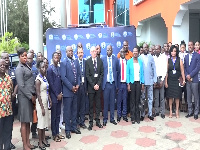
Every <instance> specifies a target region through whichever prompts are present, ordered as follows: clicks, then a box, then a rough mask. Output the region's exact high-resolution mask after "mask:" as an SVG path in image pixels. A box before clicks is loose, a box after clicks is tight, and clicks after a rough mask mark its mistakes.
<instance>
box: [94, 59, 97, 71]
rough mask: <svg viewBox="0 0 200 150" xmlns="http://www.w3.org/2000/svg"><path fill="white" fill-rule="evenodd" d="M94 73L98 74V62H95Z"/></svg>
mask: <svg viewBox="0 0 200 150" xmlns="http://www.w3.org/2000/svg"><path fill="white" fill-rule="evenodd" d="M94 71H95V73H96V72H97V62H96V60H94Z"/></svg>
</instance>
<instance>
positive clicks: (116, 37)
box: [46, 26, 136, 60]
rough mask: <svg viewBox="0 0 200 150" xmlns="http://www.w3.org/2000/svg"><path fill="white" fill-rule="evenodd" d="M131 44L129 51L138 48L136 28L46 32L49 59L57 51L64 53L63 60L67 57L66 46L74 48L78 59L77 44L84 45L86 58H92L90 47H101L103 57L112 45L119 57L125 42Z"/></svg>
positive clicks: (96, 28) (72, 29) (68, 29)
mask: <svg viewBox="0 0 200 150" xmlns="http://www.w3.org/2000/svg"><path fill="white" fill-rule="evenodd" d="M124 40H127V41H128V43H129V50H131V51H132V50H133V48H134V47H135V46H136V30H135V27H134V26H123V27H107V28H101V27H99V28H98V27H95V28H67V29H62V28H51V29H48V30H47V32H46V46H47V58H48V59H49V60H50V59H51V58H52V53H53V52H54V51H56V49H60V50H61V52H62V60H63V59H64V58H65V57H66V46H72V48H73V50H74V56H75V57H76V58H77V44H78V43H79V42H81V43H82V45H83V50H84V58H87V57H90V47H92V46H96V45H100V46H101V56H104V55H106V48H107V46H108V45H111V46H112V48H113V54H114V55H117V54H118V52H119V51H120V49H121V48H122V47H123V41H124Z"/></svg>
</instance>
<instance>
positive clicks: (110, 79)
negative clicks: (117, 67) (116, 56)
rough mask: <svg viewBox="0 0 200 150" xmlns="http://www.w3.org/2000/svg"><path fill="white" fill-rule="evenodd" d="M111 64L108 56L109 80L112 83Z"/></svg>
mask: <svg viewBox="0 0 200 150" xmlns="http://www.w3.org/2000/svg"><path fill="white" fill-rule="evenodd" d="M112 81H113V80H112V66H111V58H110V57H109V82H110V83H111V84H112Z"/></svg>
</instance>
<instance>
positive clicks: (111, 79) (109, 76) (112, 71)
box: [102, 45, 118, 126]
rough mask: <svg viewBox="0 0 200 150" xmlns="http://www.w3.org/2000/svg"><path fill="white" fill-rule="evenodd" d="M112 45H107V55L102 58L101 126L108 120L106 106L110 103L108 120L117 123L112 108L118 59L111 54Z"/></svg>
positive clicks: (113, 106)
mask: <svg viewBox="0 0 200 150" xmlns="http://www.w3.org/2000/svg"><path fill="white" fill-rule="evenodd" d="M112 52H113V50H112V46H111V45H108V46H107V56H106V57H103V58H102V61H103V65H104V66H103V68H104V77H103V84H102V89H103V91H104V93H103V95H104V113H103V115H104V118H103V126H106V124H107V120H108V106H109V104H110V122H111V123H112V124H114V125H117V123H116V122H115V120H114V108H115V93H116V89H117V70H118V60H117V58H116V57H115V56H112Z"/></svg>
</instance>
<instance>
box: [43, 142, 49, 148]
mask: <svg viewBox="0 0 200 150" xmlns="http://www.w3.org/2000/svg"><path fill="white" fill-rule="evenodd" d="M42 144H44V146H45V147H50V144H49V143H44V141H42Z"/></svg>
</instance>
